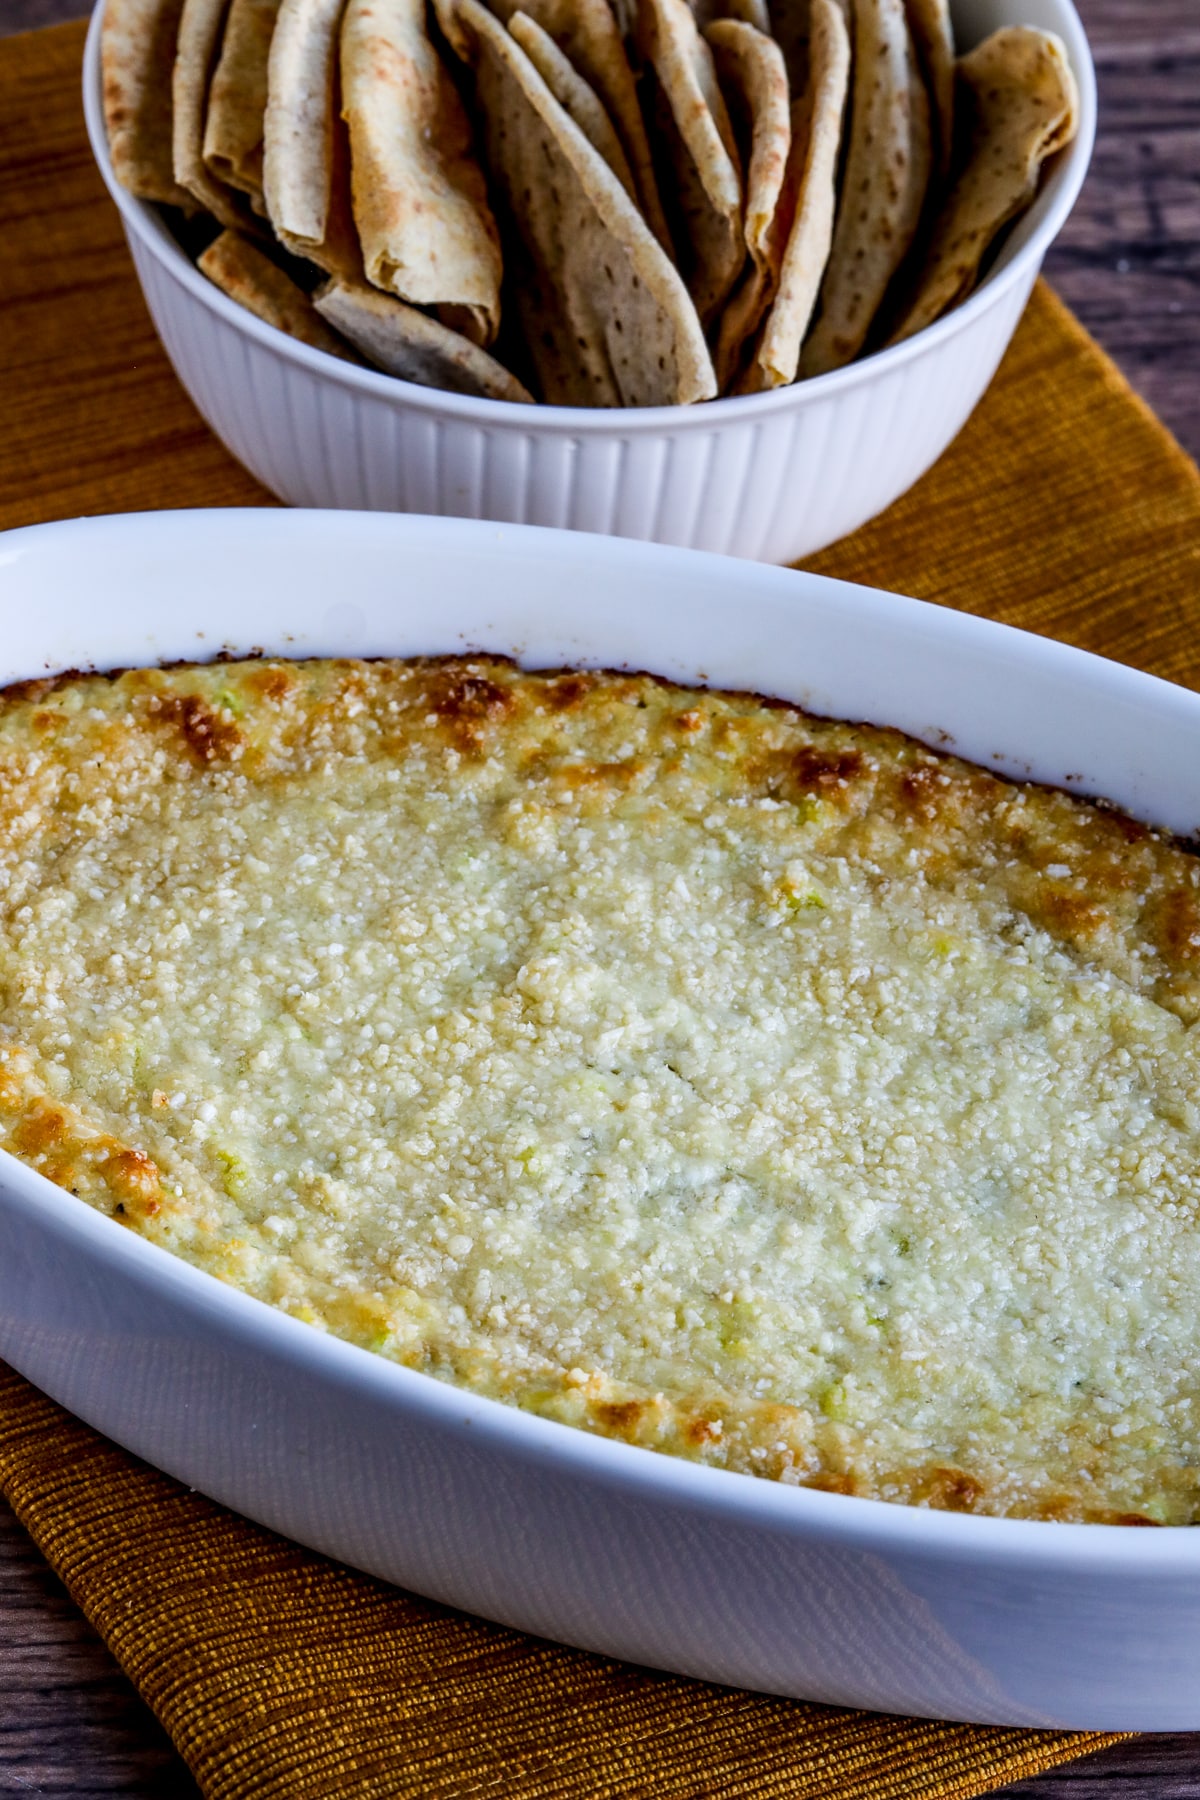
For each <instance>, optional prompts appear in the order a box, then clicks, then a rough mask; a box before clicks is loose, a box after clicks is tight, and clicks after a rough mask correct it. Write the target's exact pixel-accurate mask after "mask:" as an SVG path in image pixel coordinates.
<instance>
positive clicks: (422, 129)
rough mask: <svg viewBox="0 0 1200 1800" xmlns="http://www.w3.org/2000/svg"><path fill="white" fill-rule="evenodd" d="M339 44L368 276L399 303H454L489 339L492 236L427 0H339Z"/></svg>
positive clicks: (494, 262)
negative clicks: (342, 6) (429, 24)
mask: <svg viewBox="0 0 1200 1800" xmlns="http://www.w3.org/2000/svg"><path fill="white" fill-rule="evenodd" d="M341 52H342V54H341V76H342V105H343V110H344V114H345V118H346V121H347V123H348V125H349V127H350V161H351V194H352V199H353V206H354V219H355V223H356V225H357V227H358V236H359V241H360V243H361V245H362V252H363V266H364V268H365V270H366V273H367V278H368V279H369V280H370V281H371V282H372V283H373V284H374V285H375V286H376V287H378V288H383V289H384V290H385V291H386V292H388V293H392V294H395V295H397V297H398V298H399V299H401V300H409V301H413V302H415V303H416V304H417V305H420V306H436V307H447V308H453V309H454V316H455V320H456V322H457V321H458V320H459V319H461V321H462V326H463V329H464V331H465V333H466V335H467V336H469V337H471V338H473V339H474V340H475V341H476V342H478V343H490V342H491V341H492V339H493V338H494V337H495V335H496V332H497V330H498V328H499V324H500V277H501V260H500V240H499V237H498V235H497V232H496V227H495V224H494V222H493V220H492V215H491V212H490V210H489V207H488V201H487V188H486V185H485V183H484V178H483V172H482V170H481V169H480V167H479V164H478V162H477V160H476V158H475V154H474V151H473V149H472V146H471V128H470V125H469V124H468V121H467V115H466V113H465V112H464V110H463V105H462V102H461V100H460V99H459V97H458V93H457V91H456V89H455V87H454V84H453V82H452V81H451V79H450V75H449V71H448V70H447V69H446V68H445V67H444V65H443V63H442V60H441V58H440V57H439V55H438V53H437V51H436V50H435V49H434V47H433V44H432V43H431V42H430V38H429V33H428V31H427V29H426V24H425V4H424V0H347V6H346V12H345V16H344V18H343V20H342V42H341Z"/></svg>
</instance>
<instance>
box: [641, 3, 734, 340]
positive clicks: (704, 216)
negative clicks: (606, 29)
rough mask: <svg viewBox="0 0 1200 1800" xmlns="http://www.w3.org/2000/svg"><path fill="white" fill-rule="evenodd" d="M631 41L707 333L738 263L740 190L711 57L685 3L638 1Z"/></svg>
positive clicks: (690, 280) (689, 281) (687, 268)
mask: <svg viewBox="0 0 1200 1800" xmlns="http://www.w3.org/2000/svg"><path fill="white" fill-rule="evenodd" d="M638 36H639V39H640V42H641V47H642V53H643V55H644V57H645V59H646V61H647V62H648V63H649V64H650V65H651V67H652V68H653V70H654V76H655V81H656V93H655V105H656V116H657V120H658V123H659V126H660V129H661V132H662V135H663V140H664V142H665V144H666V155H667V161H668V165H669V166H670V168H671V171H672V174H673V176H674V190H675V198H676V201H677V204H678V207H679V213H680V236H681V238H682V240H683V241H682V242H680V243H679V244H678V248H679V252H680V265H681V267H682V268H683V272H684V277H685V279H686V281H687V284H688V290H689V292H690V293H691V296H692V299H693V300H694V301H695V303H696V311H697V312H698V313H699V314H700V318H701V321H702V323H703V324H704V325H705V327H707V326H708V325H709V324H711V322H712V321H713V319H714V318H715V317H716V315H717V313H719V312H720V310H721V307H722V306H723V305H724V303H725V301H726V300H727V299H728V297H729V294H730V292H731V290H732V289H733V287H734V284H735V283H736V281H737V279H738V277H739V276H740V274H741V273H742V268H743V265H744V264H745V261H746V240H745V237H744V235H743V231H742V182H741V174H740V170H739V168H738V153H737V146H736V144H735V142H734V136H733V127H732V126H731V124H730V122H729V113H728V111H727V110H726V106H725V101H724V99H723V98H722V95H721V90H720V87H719V85H718V83H717V75H716V69H715V68H714V66H713V57H712V51H711V50H710V49H709V47H708V45H707V44H706V43H705V41H704V39H703V38H702V37H701V36H700V33H699V31H698V30H697V28H696V21H695V19H694V18H693V17H692V14H691V11H690V9H689V7H688V6H687V4H686V0H639V4H638Z"/></svg>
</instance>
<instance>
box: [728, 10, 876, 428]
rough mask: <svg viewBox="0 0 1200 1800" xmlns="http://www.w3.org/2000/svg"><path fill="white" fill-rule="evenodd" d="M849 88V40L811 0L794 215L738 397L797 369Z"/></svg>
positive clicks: (827, 235)
mask: <svg viewBox="0 0 1200 1800" xmlns="http://www.w3.org/2000/svg"><path fill="white" fill-rule="evenodd" d="M849 87H850V36H849V33H848V32H847V30H846V24H845V18H844V15H843V13H842V9H841V7H840V6H839V5H838V4H837V0H813V8H812V34H811V37H810V42H809V91H808V95H807V97H806V99H805V100H804V101H802V102H801V101H797V103H796V114H795V117H794V119H793V134H794V135H793V138H792V154H791V158H790V162H789V183H788V185H789V188H790V189H791V192H792V194H793V196H794V212H793V215H792V224H791V229H790V231H789V233H788V240H787V248H786V249H785V251H784V256H783V267H782V270H781V272H780V277H779V291H778V293H777V294H776V296H775V302H774V305H773V306H772V307H771V310H770V312H769V313H768V315H767V320H766V324H765V325H764V327H763V330H762V333H761V335H760V337H759V340H758V343H757V344H756V345H755V348H754V355H753V357H752V359H751V362H750V366H749V368H748V370H747V372H746V375H745V378H744V379H743V381H742V382H741V384H740V386H739V390H738V391H739V392H741V393H747V394H756V393H760V392H761V391H762V390H763V389H764V388H774V387H787V386H788V384H789V383H790V382H793V381H795V379H796V375H797V372H798V370H799V367H800V348H801V345H802V344H803V342H804V334H805V332H806V331H807V330H808V326H809V321H810V319H811V318H812V314H813V308H814V307H815V305H816V303H817V295H818V293H819V292H820V287H821V278H822V276H823V275H824V273H825V266H826V264H827V262H828V261H829V251H830V246H831V244H832V242H833V216H834V207H835V204H836V199H837V163H838V152H839V150H840V148H841V140H842V121H843V118H844V116H845V110H846V96H847V93H848V91H849Z"/></svg>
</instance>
